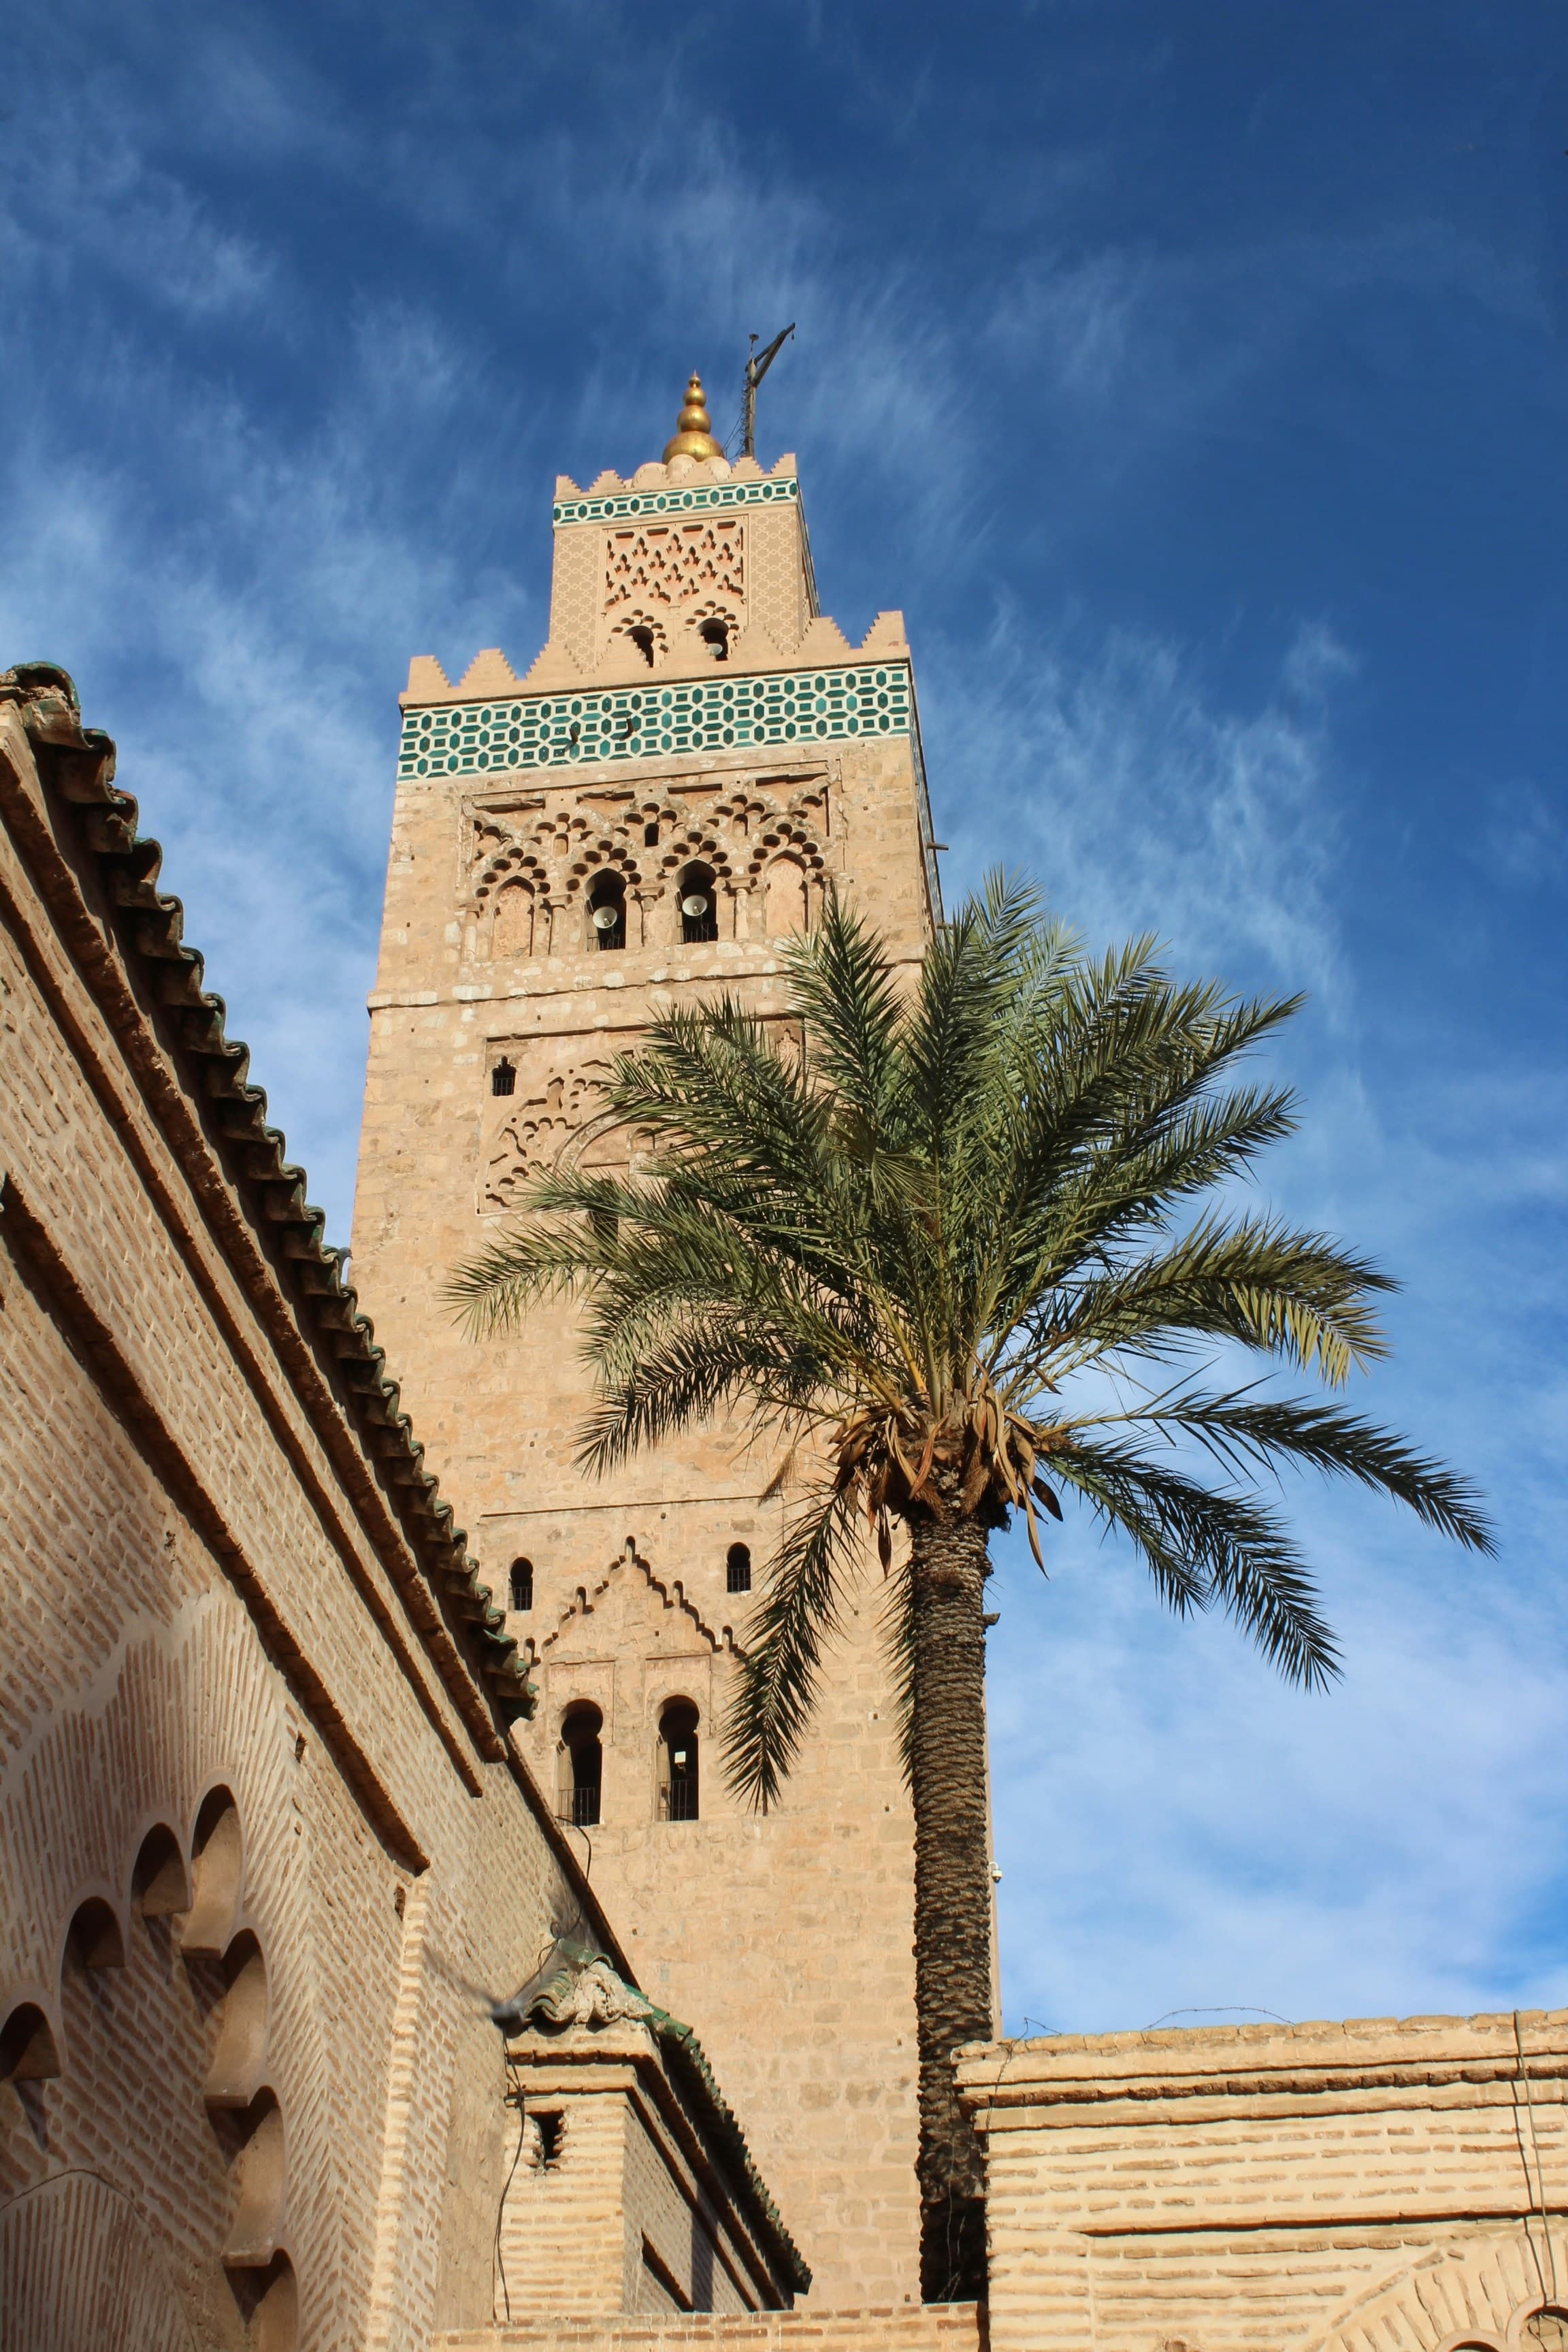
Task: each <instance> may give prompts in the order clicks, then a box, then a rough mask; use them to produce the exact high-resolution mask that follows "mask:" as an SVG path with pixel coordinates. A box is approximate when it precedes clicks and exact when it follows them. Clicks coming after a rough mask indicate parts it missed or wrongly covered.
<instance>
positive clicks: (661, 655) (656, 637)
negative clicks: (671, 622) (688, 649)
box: [610, 604, 669, 669]
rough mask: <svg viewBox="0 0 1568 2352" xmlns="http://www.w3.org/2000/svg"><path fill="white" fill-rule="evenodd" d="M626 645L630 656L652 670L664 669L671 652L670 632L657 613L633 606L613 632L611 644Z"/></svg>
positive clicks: (639, 606) (638, 605)
mask: <svg viewBox="0 0 1568 2352" xmlns="http://www.w3.org/2000/svg"><path fill="white" fill-rule="evenodd" d="M617 642H618V643H620V644H621V645H624V646H626V651H627V652H628V654H630V655H631V656H634V657H635V659H637V661H639V662H646V663H647V667H649V669H661V668H662V667H664V663H665V660H666V658H667V656H668V653H669V633H668V629H667V628H666V626H665V625H664V622H663V621H662V620H661V619H660V618H659V616H658V613H656V612H654V611H653V610H651V609H650V608H648V607H646V606H645V605H643V604H633V605H632V606H630V607H629V608H628V610H627V611H626V612H625V613H623V614H621V616H620V618H619V619H618V620H617V621H616V623H615V624H614V625H613V626H612V628H611V630H610V643H611V645H612V646H614V645H616V643H617Z"/></svg>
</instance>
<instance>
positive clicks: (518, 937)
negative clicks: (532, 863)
mask: <svg viewBox="0 0 1568 2352" xmlns="http://www.w3.org/2000/svg"><path fill="white" fill-rule="evenodd" d="M490 953H491V954H492V955H496V956H526V955H531V954H532V953H533V893H532V891H531V889H530V888H529V887H528V885H527V883H526V882H509V883H507V884H506V885H505V887H503V888H502V890H501V891H500V895H499V897H498V898H497V899H496V916H495V926H494V929H492V930H491V932H490Z"/></svg>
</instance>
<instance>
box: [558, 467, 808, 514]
mask: <svg viewBox="0 0 1568 2352" xmlns="http://www.w3.org/2000/svg"><path fill="white" fill-rule="evenodd" d="M799 503H800V484H799V482H798V481H797V480H796V479H795V476H794V475H793V474H780V475H778V476H776V477H774V476H772V475H770V476H769V477H768V478H767V479H766V480H765V481H761V482H699V483H696V484H694V485H693V486H692V488H689V489H674V490H624V491H621V492H618V493H617V494H616V495H615V496H613V497H611V498H607V499H558V500H557V501H556V503H555V506H554V507H553V509H552V513H553V516H554V519H555V520H556V522H557V523H560V524H562V525H563V526H564V525H565V524H567V523H573V522H623V521H625V522H630V521H633V520H636V519H637V517H638V516H639V515H645V516H646V515H653V516H660V515H662V516H664V517H665V518H666V519H667V520H669V521H671V522H674V521H677V520H679V518H680V517H681V516H682V515H689V514H711V513H712V512H713V511H714V509H716V508H724V509H733V508H736V507H771V506H798V504H799Z"/></svg>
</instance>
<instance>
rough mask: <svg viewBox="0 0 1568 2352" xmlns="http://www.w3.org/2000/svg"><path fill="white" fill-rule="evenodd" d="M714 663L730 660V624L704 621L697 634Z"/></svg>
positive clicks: (720, 621) (719, 621) (718, 621)
mask: <svg viewBox="0 0 1568 2352" xmlns="http://www.w3.org/2000/svg"><path fill="white" fill-rule="evenodd" d="M697 634H698V635H699V636H700V638H701V640H702V642H703V644H704V645H705V646H707V648H708V650H709V652H710V654H711V655H712V656H713V658H714V660H715V661H716V662H721V661H728V660H729V658H730V624H729V622H728V621H722V620H712V621H704V622H703V624H702V625H701V627H700V629H699V630H698V632H697Z"/></svg>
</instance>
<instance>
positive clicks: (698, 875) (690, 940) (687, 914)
mask: <svg viewBox="0 0 1568 2352" xmlns="http://www.w3.org/2000/svg"><path fill="white" fill-rule="evenodd" d="M676 896H677V898H679V902H680V936H681V938H682V940H684V941H685V942H686V944H687V946H689V947H690V946H692V945H693V944H695V943H696V942H697V941H698V940H716V939H717V938H718V936H719V894H718V892H717V891H716V890H715V888H714V887H713V868H712V867H711V866H700V865H699V866H688V867H687V868H686V871H685V872H684V873H683V874H682V876H681V877H680V879H679V882H678V883H677V885H676Z"/></svg>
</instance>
